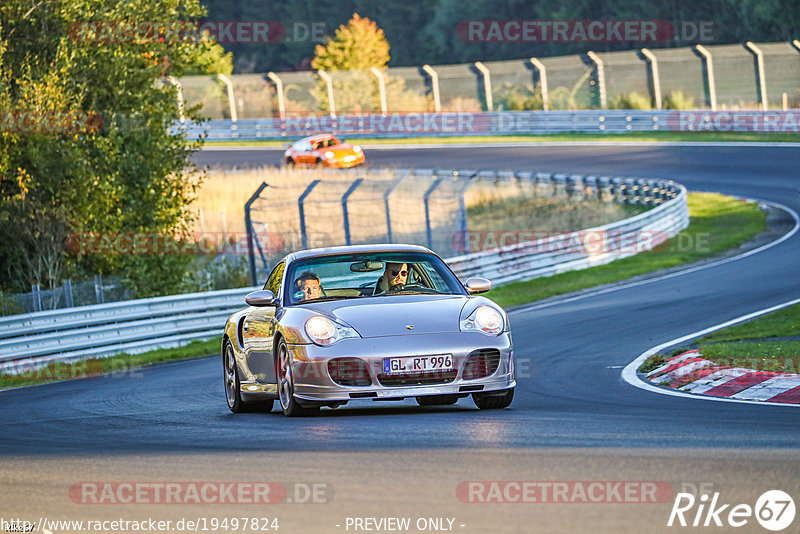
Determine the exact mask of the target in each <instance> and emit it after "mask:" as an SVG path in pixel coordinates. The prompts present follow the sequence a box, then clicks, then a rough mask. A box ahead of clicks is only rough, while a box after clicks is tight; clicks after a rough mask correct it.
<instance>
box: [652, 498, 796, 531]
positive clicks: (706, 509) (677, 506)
mask: <svg viewBox="0 0 800 534" xmlns="http://www.w3.org/2000/svg"><path fill="white" fill-rule="evenodd" d="M794 516H795V505H794V500H793V499H792V498H791V496H789V494H788V493H786V492H784V491H781V490H769V491H765V492H764V493H763V494H761V496H760V497H759V498H758V499H757V500H756V503H755V506H750V505H749V504H736V505H732V504H729V503H724V502H722V501H721V499H720V493H719V492H718V491H717V492H714V493H713V494H712V495H710V496H709V494H708V493H704V494H702V495H700V497H695V496H694V495H693V494H691V493H678V494H677V495H675V503H674V504H673V505H672V512H670V514H669V520H668V521H667V526H668V527H671V526H673V525H676V526H681V527H686V526H692V527H700V526H702V527H709V526H716V527H733V528H739V527H743V526H745V525H747V524H748V523H750V521H751V520H752V519H753V518H755V520H756V521H757V522H758V523H759V524H760V525H761V526H762V527H764V528H765V529H767V530H771V531H773V532H778V531H781V530H784V529H786V528H788V527H789V526H790V525H791V524H792V522H793V521H794Z"/></svg>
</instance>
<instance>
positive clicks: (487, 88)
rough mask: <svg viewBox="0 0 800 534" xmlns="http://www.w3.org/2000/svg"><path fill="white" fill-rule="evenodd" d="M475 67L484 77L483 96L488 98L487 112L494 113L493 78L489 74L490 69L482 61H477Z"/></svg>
mask: <svg viewBox="0 0 800 534" xmlns="http://www.w3.org/2000/svg"><path fill="white" fill-rule="evenodd" d="M474 65H475V68H476V69H478V70H479V71H480V73H481V76H482V77H483V94H484V96H485V97H486V111H492V110H493V109H494V102H493V101H492V76H491V74H490V73H489V69H487V68H486V65H484V64H483V63H481V62H480V61H476V62H475V63H474Z"/></svg>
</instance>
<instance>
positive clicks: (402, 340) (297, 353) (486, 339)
mask: <svg viewBox="0 0 800 534" xmlns="http://www.w3.org/2000/svg"><path fill="white" fill-rule="evenodd" d="M288 349H289V352H290V353H291V354H292V357H293V364H292V375H293V378H294V392H295V397H297V398H299V399H302V400H308V401H323V402H330V401H347V400H353V399H364V398H372V399H399V398H403V397H418V396H425V395H447V394H462V395H466V394H469V393H475V392H490V391H499V390H504V389H509V388H512V387H514V386H515V384H516V382H515V380H514V363H513V352H514V350H513V345H512V342H511V334H510V333H508V332H504V333H502V334H500V335H499V336H491V337H490V336H486V335H484V334H481V333H477V332H456V333H446V334H414V335H406V336H386V337H377V338H366V339H362V338H358V339H344V340H342V341H340V342H339V343H337V344H336V345H333V346H331V347H320V346H317V345H290V346H289V347H288ZM483 349H497V350H499V352H500V361H499V364H498V366H497V370H496V371H495V372H493V373H492V374H491V375H489V376H486V377H483V378H475V379H465V378H463V371H464V366H465V364H466V362H467V357H468V356H469V355H470V354H471V353H473V352H474V351H476V350H483ZM433 354H452V355H453V361H454V367H455V368H456V371H457V373H456V376H455V378H454V379H452V381H446V382H445V383H434V384H425V385H402V386H387V385H382V384H381V382H380V380H379V378H378V376H379V375H380V374H381V373H382V369H383V358H392V357H407V356H426V355H433ZM338 357H351V358H359V359H361V360H363V361H364V362H365V363H366V364H367V368H368V370H369V375H370V381H371V384H370V385H363V386H343V385H341V384H338V383H336V382H334V381H333V379H332V378H331V376H330V374H329V373H328V365H327V362H328V360H330V359H332V358H338Z"/></svg>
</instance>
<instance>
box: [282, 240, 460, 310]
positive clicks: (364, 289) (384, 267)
mask: <svg viewBox="0 0 800 534" xmlns="http://www.w3.org/2000/svg"><path fill="white" fill-rule="evenodd" d="M286 284H287V285H286V288H285V290H286V291H285V294H286V295H287V300H288V303H290V304H302V303H304V302H313V301H321V300H335V299H349V298H366V297H381V298H387V297H388V298H391V297H395V296H398V295H409V294H431V295H436V294H439V295H465V294H466V292H465V291H464V288H463V286H462V285H461V282H459V281H458V279H457V278H456V277H455V275H454V274H453V273H452V272H451V271H450V269H448V268H447V266H446V265H445V264H444V262H443V261H442V260H441V259H440V258H439V257H437V256H434V255H433V254H426V253H419V252H412V253H408V252H388V253H367V254H342V255H337V256H323V257H316V258H307V259H303V260H298V261H295V262H293V263H292V264H291V267H290V271H289V274H288V276H287V277H286Z"/></svg>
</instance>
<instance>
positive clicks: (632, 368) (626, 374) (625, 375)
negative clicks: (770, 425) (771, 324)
mask: <svg viewBox="0 0 800 534" xmlns="http://www.w3.org/2000/svg"><path fill="white" fill-rule="evenodd" d="M797 303H800V298H797V299H794V300H790V301H788V302H783V303H781V304H777V305H775V306H771V307H769V308H764V309H762V310H758V311H754V312H752V313H748V314H747V315H742V316H740V317H737V318H735V319H731V320H730V321H726V322H724V323H720V324H717V325H714V326H710V327H708V328H705V329H703V330H698V331H697V332H692V333H691V334H687V335H685V336H681V337H678V338H675V339H671V340H669V341H666V342H664V343H662V344H660V345H658V346H656V347H653V348H651V349H649V350H647V351H645V352H643V353H642V354H640V355H639V357H638V358H636V359H635V360H633V361H632V362H631V363H629V364H628V365H626V366H625V368H624V369H623V370H622V379H623V380H624V381H625V382H627V383H628V384H630V385H632V386H634V387H637V388H640V389H644V390H647V391H651V392H653V393H660V394H662V395H670V396H672V397H683V398H690V399H698V400H708V401H718V402H737V403H740V404H756V405H758V406H788V407H791V408H800V404H787V403H779V402H766V401H754V400H744V399H731V398H728V397H714V396H711V395H703V394H691V393H687V392H684V391H677V390H674V389H665V388H661V387H658V386H654V385H653V384H650V383H649V382H645V381H644V380H642V379H640V378H639V376H638V375H637V374H636V370H637V369H638V368H639V366H640V365H642V364H643V363H644V361H645V360H646V359H647V358H649V357H650V356H652V355H653V354H655V353H657V352H659V351H661V350H663V349H665V348H667V347H670V346H672V345H676V344H678V343H683V342H684V341H689V340H690V339H695V338H698V337H701V336H704V335H706V334H709V333H711V332H714V331H716V330H720V329H722V328H727V327H729V326H732V325H735V324H737V323H741V322H743V321H747V320H749V319H753V318H755V317H759V316H761V315H766V314H768V313H771V312H774V311H778V310H781V309H783V308H788V307H789V306H792V305H794V304H797Z"/></svg>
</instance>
